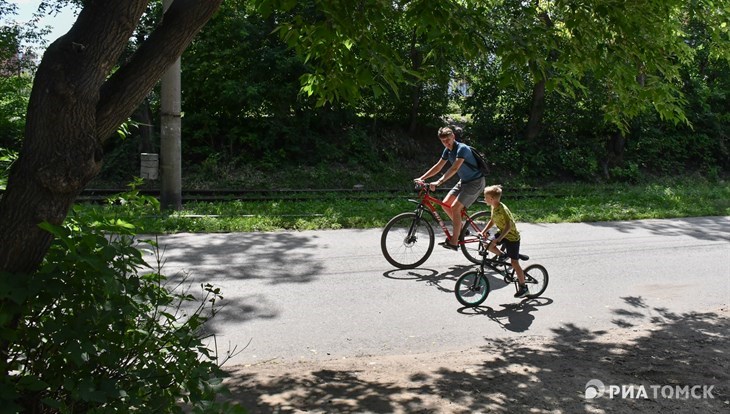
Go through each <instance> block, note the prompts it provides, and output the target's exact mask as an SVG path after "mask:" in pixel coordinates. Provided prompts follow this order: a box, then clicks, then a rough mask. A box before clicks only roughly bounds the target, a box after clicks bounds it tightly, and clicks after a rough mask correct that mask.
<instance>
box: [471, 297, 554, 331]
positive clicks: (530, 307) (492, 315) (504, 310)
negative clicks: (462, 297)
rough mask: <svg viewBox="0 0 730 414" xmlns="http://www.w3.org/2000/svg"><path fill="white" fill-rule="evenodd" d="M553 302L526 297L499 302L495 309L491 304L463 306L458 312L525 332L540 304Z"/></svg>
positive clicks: (511, 329)
mask: <svg viewBox="0 0 730 414" xmlns="http://www.w3.org/2000/svg"><path fill="white" fill-rule="evenodd" d="M551 303H553V300H552V299H549V298H544V297H540V298H535V299H526V300H523V301H521V302H519V303H507V304H500V305H499V306H500V307H501V309H499V310H495V309H493V308H492V307H491V306H477V307H474V308H468V307H463V308H461V309H459V310H458V312H459V313H461V314H464V315H471V316H487V317H488V318H489V319H491V320H493V321H494V322H496V323H497V324H498V325H499V326H501V327H502V329H504V330H506V331H511V332H525V331H527V330H528V329H529V328H530V325H532V322H533V321H534V320H535V316H534V313H535V312H537V311H538V308H539V307H541V306H546V305H549V304H551Z"/></svg>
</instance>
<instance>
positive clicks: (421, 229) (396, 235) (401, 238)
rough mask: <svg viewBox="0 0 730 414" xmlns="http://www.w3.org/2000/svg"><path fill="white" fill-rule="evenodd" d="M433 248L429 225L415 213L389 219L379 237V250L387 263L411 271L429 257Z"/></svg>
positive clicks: (431, 232) (402, 214)
mask: <svg viewBox="0 0 730 414" xmlns="http://www.w3.org/2000/svg"><path fill="white" fill-rule="evenodd" d="M433 246H434V236H433V229H432V228H431V225H430V224H429V223H428V222H427V221H426V220H424V219H423V218H419V217H418V216H417V215H416V213H413V212H409V213H401V214H398V215H397V216H395V217H393V218H392V219H390V221H389V222H388V224H386V225H385V228H384V229H383V234H382V235H381V236H380V249H381V250H382V252H383V256H384V257H385V260H387V261H388V263H390V264H392V265H393V266H395V267H397V268H399V269H413V268H414V267H418V266H420V265H422V264H423V262H425V261H426V259H428V257H429V256H431V252H432V251H433Z"/></svg>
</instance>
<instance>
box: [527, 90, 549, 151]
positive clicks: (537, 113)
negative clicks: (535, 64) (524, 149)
mask: <svg viewBox="0 0 730 414" xmlns="http://www.w3.org/2000/svg"><path fill="white" fill-rule="evenodd" d="M544 115H545V79H541V80H540V81H538V82H537V83H536V84H535V86H534V87H533V88H532V105H531V106H530V116H529V119H528V120H527V128H526V129H525V138H526V139H527V141H534V140H535V139H536V138H537V136H538V135H540V131H541V130H542V117H543V116H544Z"/></svg>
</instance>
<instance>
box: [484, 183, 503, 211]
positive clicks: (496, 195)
mask: <svg viewBox="0 0 730 414" xmlns="http://www.w3.org/2000/svg"><path fill="white" fill-rule="evenodd" d="M501 199H502V186H501V185H499V184H495V185H490V186H489V187H487V188H485V189H484V201H486V203H487V204H489V205H490V206H491V205H492V202H495V203H499V201H500V200H501Z"/></svg>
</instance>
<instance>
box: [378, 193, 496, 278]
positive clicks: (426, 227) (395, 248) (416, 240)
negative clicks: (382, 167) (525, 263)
mask: <svg viewBox="0 0 730 414" xmlns="http://www.w3.org/2000/svg"><path fill="white" fill-rule="evenodd" d="M416 191H418V200H408V201H410V202H413V203H416V204H418V206H417V207H416V210H415V211H412V212H406V213H401V214H398V215H397V216H395V217H393V218H392V219H390V221H389V222H388V224H386V225H385V228H384V229H383V234H382V235H381V236H380V249H381V250H382V251H383V256H385V259H386V260H387V261H388V263H390V264H392V265H393V266H395V267H397V268H400V269H413V268H414V267H418V266H420V265H422V264H423V263H424V262H425V261H426V260H427V259H428V258H429V256H431V253H432V252H433V247H434V244H435V240H434V234H433V227H432V226H431V223H429V221H428V220H427V218H430V219H433V221H434V222H435V223H438V225H439V227H441V230H443V232H444V236H446V239H447V240H449V239H451V233H450V232H449V229H448V228H447V227H446V224H445V223H444V220H443V219H442V218H441V216H440V215H439V213H438V211H437V210H436V206H441V209H444V208H445V207H448V206H447V205H446V204H444V202H443V201H441V200H439V199H437V198H435V197H433V196H432V195H431V191H430V188H429V186H428V184H427V183H424V182H417V183H416ZM424 213H425V214H424ZM490 216H491V214H490V213H489V212H488V211H479V212H476V213H474V214H473V215H469V214H468V213H467V211H466V209H464V211H463V212H462V213H461V217H462V222H463V224H464V225H463V228H462V229H461V235H460V236H459V248H460V249H461V252H462V253H464V256H465V257H466V258H467V259H469V261H470V262H472V263H475V264H480V263H481V262H482V258H481V256H480V255H479V244H480V241H481V239H482V238H481V237H479V235H480V233H481V231H482V229H483V228H484V227H485V226H486V225H487V223H488V222H489V218H490Z"/></svg>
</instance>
